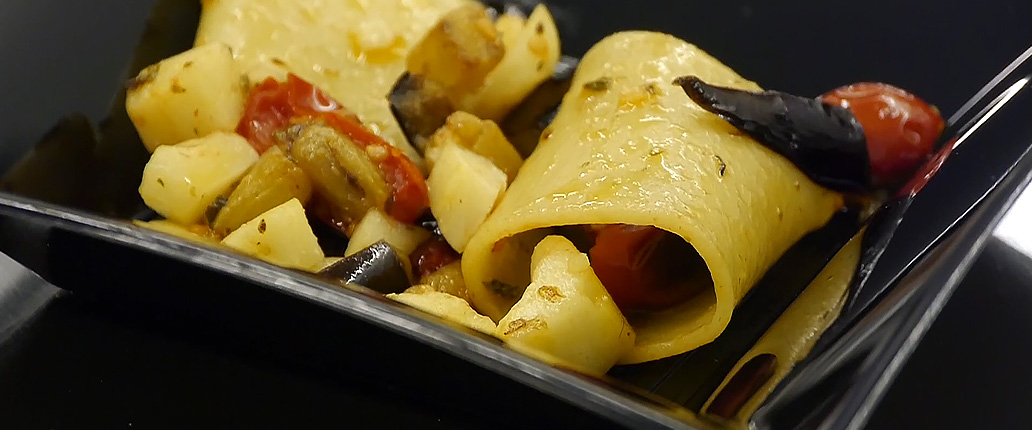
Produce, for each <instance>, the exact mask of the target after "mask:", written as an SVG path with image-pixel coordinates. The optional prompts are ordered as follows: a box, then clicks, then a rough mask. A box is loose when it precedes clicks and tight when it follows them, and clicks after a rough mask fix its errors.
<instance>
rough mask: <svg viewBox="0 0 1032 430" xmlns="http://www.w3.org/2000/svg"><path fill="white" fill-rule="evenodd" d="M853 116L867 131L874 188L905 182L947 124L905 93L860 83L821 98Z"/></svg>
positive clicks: (915, 98) (926, 106) (890, 87)
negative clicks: (847, 110) (848, 111)
mask: <svg viewBox="0 0 1032 430" xmlns="http://www.w3.org/2000/svg"><path fill="white" fill-rule="evenodd" d="M821 100H822V101H824V102H825V103H829V104H834V105H839V106H842V107H844V108H846V109H849V110H850V111H851V112H853V115H854V116H855V117H856V119H857V121H859V122H860V125H861V126H862V127H863V129H864V136H865V137H866V139H867V152H868V155H869V156H870V161H871V179H872V182H873V184H874V185H875V186H887V185H892V184H896V183H898V182H900V181H903V180H906V179H907V178H909V177H910V174H911V173H912V172H913V171H914V169H916V168H917V167H918V166H920V165H921V164H922V163H924V162H925V161H926V160H928V158H929V157H930V156H931V153H932V149H933V147H934V146H935V142H936V140H937V139H938V138H939V134H940V133H942V130H943V127H944V126H945V121H943V119H942V116H941V115H940V114H939V111H938V109H936V108H934V107H932V106H931V105H929V104H928V103H925V102H924V100H921V99H919V98H917V97H915V96H914V95H913V94H910V93H908V92H906V91H904V90H902V89H899V88H896V87H894V86H891V85H888V84H882V83H869V82H864V83H857V84H852V85H847V86H844V87H841V88H837V89H835V90H832V91H831V92H828V93H827V94H824V95H823V96H821Z"/></svg>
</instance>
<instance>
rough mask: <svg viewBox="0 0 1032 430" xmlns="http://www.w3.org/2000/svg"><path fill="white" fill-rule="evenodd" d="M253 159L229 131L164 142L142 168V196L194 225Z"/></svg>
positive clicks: (163, 212) (179, 220) (246, 145)
mask: <svg viewBox="0 0 1032 430" xmlns="http://www.w3.org/2000/svg"><path fill="white" fill-rule="evenodd" d="M256 161H258V153H257V152H255V150H254V148H252V147H251V145H250V144H249V143H247V140H246V139H244V138H243V137H240V135H237V134H233V133H223V132H217V133H213V134H209V135H208V136H205V137H202V138H198V139H192V140H189V141H186V142H183V143H180V144H178V145H164V146H161V147H159V148H158V149H157V150H155V151H154V154H152V155H151V158H150V161H148V162H147V166H146V167H144V169H143V181H142V182H141V184H140V196H141V197H143V201H144V203H146V204H147V206H149V207H150V208H151V209H154V210H155V211H156V212H158V213H159V214H161V216H163V217H165V218H167V219H169V220H172V221H175V222H177V223H179V224H182V225H191V224H196V223H198V222H200V221H201V218H202V217H203V216H204V212H205V210H207V208H208V206H209V205H211V204H212V203H213V202H214V201H215V200H216V199H218V198H219V196H222V195H224V194H226V193H228V192H229V191H230V188H231V187H232V186H233V185H234V184H236V183H237V181H239V180H240V178H242V177H243V176H244V174H246V173H247V171H248V169H250V168H251V166H252V165H254V163H255V162H256Z"/></svg>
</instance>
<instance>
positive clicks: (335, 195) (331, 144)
mask: <svg viewBox="0 0 1032 430" xmlns="http://www.w3.org/2000/svg"><path fill="white" fill-rule="evenodd" d="M282 135H283V136H282V140H284V141H285V143H286V145H287V148H288V149H289V154H290V156H291V157H292V158H293V159H294V161H295V162H296V163H297V165H298V166H299V167H300V168H301V170H303V171H304V172H305V174H306V175H308V177H309V179H311V180H312V184H313V185H314V187H315V190H316V191H317V192H318V193H319V195H320V196H321V197H322V198H324V199H325V200H326V201H327V202H329V203H331V204H332V205H333V209H335V210H336V211H335V214H339V215H340V216H342V217H344V218H346V219H345V220H342V221H344V222H347V223H353V222H357V221H358V220H361V219H362V217H363V216H365V214H366V212H368V211H369V210H370V209H372V208H380V209H382V208H383V207H384V205H385V204H386V202H387V198H388V197H389V195H390V189H389V188H388V187H387V182H386V181H385V180H384V178H383V175H382V174H381V173H380V169H379V167H377V165H376V164H375V163H373V161H372V160H371V159H370V158H369V155H368V154H367V153H366V151H364V150H362V149H361V148H359V147H358V145H356V144H355V143H354V142H352V141H351V140H350V139H348V138H347V137H345V136H344V135H342V134H340V133H338V132H337V131H336V130H334V129H332V128H330V127H327V126H324V125H320V124H299V125H294V126H292V127H290V128H289V129H287V131H286V132H285V133H282Z"/></svg>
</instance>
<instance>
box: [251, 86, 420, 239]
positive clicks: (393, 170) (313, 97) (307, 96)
mask: <svg viewBox="0 0 1032 430" xmlns="http://www.w3.org/2000/svg"><path fill="white" fill-rule="evenodd" d="M306 119H307V120H321V121H323V122H325V123H326V124H327V125H329V126H330V127H333V128H334V129H335V130H337V131H338V132H340V133H341V134H343V135H345V136H347V137H348V138H350V139H351V141H352V142H355V144H357V145H359V146H361V147H362V148H368V147H370V146H374V145H375V146H380V147H382V148H384V150H385V152H386V156H385V157H384V158H383V159H382V160H380V161H379V167H380V172H381V173H382V174H383V176H384V179H385V180H386V181H387V185H388V186H389V187H390V189H391V198H390V200H389V201H388V202H387V208H386V210H387V213H388V214H389V215H391V216H392V217H394V218H395V219H397V220H399V221H401V222H405V223H410V224H411V223H413V222H415V221H416V219H418V218H419V216H420V215H422V214H423V212H425V211H426V209H427V208H428V207H429V206H430V198H429V195H428V194H427V188H426V180H425V179H424V178H423V173H422V172H421V171H420V170H419V167H418V166H416V165H415V163H413V162H412V160H410V159H409V158H408V157H407V156H405V154H404V153H402V152H401V150H399V149H397V148H395V147H393V146H391V145H390V144H388V143H387V142H385V141H384V140H383V139H382V138H380V136H377V135H376V134H375V133H373V132H371V131H369V130H368V129H366V128H365V126H363V125H362V123H361V121H359V119H358V117H357V116H355V115H354V114H353V113H351V112H349V111H348V110H347V109H345V108H344V107H343V106H342V105H341V104H340V103H338V102H337V101H336V100H334V99H333V98H332V97H330V96H329V95H328V94H326V93H324V92H322V91H321V90H319V89H318V88H316V87H315V86H313V85H312V84H310V83H308V82H307V81H305V80H304V79H301V78H299V77H297V76H296V75H294V74H289V75H287V81H286V82H279V81H277V80H276V79H274V78H268V79H266V80H264V81H262V82H261V83H260V84H258V85H257V86H256V87H255V88H254V89H253V90H251V93H250V95H248V98H247V106H246V108H245V109H244V116H243V118H241V119H240V123H239V124H237V130H236V131H237V133H239V134H240V135H241V136H244V137H245V138H247V140H248V142H250V143H251V145H252V146H254V149H255V150H257V151H258V152H259V153H262V152H265V150H267V149H269V148H271V147H272V146H274V145H276V132H278V131H280V130H283V129H284V128H286V127H287V126H289V125H290V124H291V123H293V122H297V121H299V120H306Z"/></svg>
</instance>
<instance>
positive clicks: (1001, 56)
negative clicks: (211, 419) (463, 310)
mask: <svg viewBox="0 0 1032 430" xmlns="http://www.w3.org/2000/svg"><path fill="white" fill-rule="evenodd" d="M86 3H87V2H62V3H61V5H62V6H61V7H47V4H48V2H29V1H25V0H8V2H6V3H4V4H0V32H2V33H0V36H3V37H0V41H4V43H0V54H4V58H18V59H23V60H24V61H12V62H9V64H10V66H6V64H7V63H5V67H4V69H2V73H4V74H5V77H7V78H8V79H5V80H3V81H0V82H2V83H0V95H4V96H7V97H9V98H8V99H16V100H25V101H26V105H27V106H25V107H24V108H10V107H8V108H5V109H6V110H8V111H10V112H5V114H6V115H4V116H0V139H2V140H0V142H2V145H0V167H3V168H0V170H6V166H8V165H10V164H11V163H12V162H13V159H14V158H16V157H17V156H20V154H21V153H22V152H24V150H25V149H26V148H28V146H30V145H31V144H33V143H34V142H35V141H36V140H37V139H38V137H39V136H41V135H42V134H43V132H44V131H45V130H47V129H49V128H50V127H51V126H52V125H53V124H54V123H55V122H56V120H57V119H58V118H59V117H62V116H64V115H66V114H69V113H72V112H76V111H78V112H82V113H85V114H86V118H88V119H92V120H93V121H94V122H97V121H99V120H100V119H101V118H103V117H104V116H105V112H107V110H108V106H109V103H108V102H109V101H111V95H112V94H115V93H117V91H116V89H117V88H118V87H119V85H120V82H121V80H122V79H124V77H125V75H126V74H127V73H126V70H125V67H126V61H125V59H126V58H129V57H131V55H132V51H133V46H134V44H135V35H136V34H138V33H139V31H140V29H141V28H142V22H143V19H142V18H143V16H144V15H145V14H146V10H147V8H145V7H144V6H147V7H149V4H150V3H152V2H134V3H133V5H132V6H131V7H123V6H124V5H123V4H122V2H110V1H109V2H91V3H90V4H89V5H87V4H86ZM106 3H108V4H106ZM554 3H555V4H557V5H559V9H560V12H561V13H560V14H559V16H560V20H562V21H563V22H564V25H563V27H564V28H563V31H564V40H565V41H566V46H567V48H568V49H569V51H570V53H574V54H579V53H581V52H582V51H583V50H584V49H585V48H586V47H587V46H588V45H589V44H590V43H592V42H593V41H594V40H597V39H598V38H599V37H601V36H602V35H604V34H606V33H609V32H611V31H613V30H616V29H621V28H649V29H656V30H663V31H669V32H672V33H674V34H677V35H679V36H682V37H685V38H687V39H688V40H691V41H693V42H695V43H697V44H699V45H700V46H702V47H703V48H704V49H707V50H709V51H710V52H711V53H713V54H714V55H716V56H717V57H718V58H721V59H722V60H724V61H725V62H727V63H728V64H729V65H731V66H733V67H736V68H737V69H738V70H739V72H741V73H742V74H743V75H745V76H747V77H749V78H751V79H755V80H757V81H759V82H761V83H763V84H764V85H765V86H767V87H771V88H778V89H783V90H787V91H792V92H795V93H800V94H817V93H820V92H823V91H825V90H827V89H828V88H832V87H835V86H838V85H840V84H841V83H843V82H848V81H852V80H860V79H869V80H875V79H876V80H884V81H890V82H893V83H895V84H898V85H900V86H903V87H906V88H908V89H911V90H913V91H914V92H915V93H917V94H921V95H922V96H923V97H925V98H927V99H929V100H930V101H932V102H934V103H937V104H939V106H940V107H941V108H942V109H943V110H944V111H945V112H950V111H952V110H954V109H955V108H956V107H958V106H959V105H960V104H961V103H962V102H963V101H964V100H965V99H966V98H967V97H968V95H970V94H973V93H974V92H975V90H977V88H979V87H980V86H981V85H982V83H983V82H985V81H986V80H988V78H989V77H991V76H992V75H993V74H994V73H995V71H996V70H998V69H999V68H1000V67H1002V65H1004V64H1006V62H1007V61H1009V60H1010V58H1012V57H1014V56H1015V55H1017V53H1019V52H1020V51H1021V50H1022V49H1023V48H1024V47H1026V46H1027V45H1028V43H1029V40H1027V39H1029V35H1027V34H1025V33H1026V31H1027V30H1026V27H1025V26H1023V25H1022V22H1023V21H1022V20H1021V17H1022V16H1028V13H1027V12H1028V9H1029V7H1030V5H1028V4H1025V3H1024V2H1014V3H1009V2H1000V5H999V6H1000V7H998V8H992V7H981V8H974V9H973V8H970V7H969V5H967V4H964V3H963V2H939V3H936V5H935V7H930V6H929V5H928V4H926V3H924V2H904V3H896V2H891V3H890V2H868V3H866V4H865V10H864V11H854V10H845V9H844V8H843V7H841V6H832V5H829V4H825V3H826V2H818V1H805V2H804V1H799V2H787V3H781V2H778V3H777V4H769V5H767V4H747V3H739V2H720V3H719V4H706V5H705V6H704V7H703V6H702V5H701V4H694V3H684V2H659V1H654V2H644V3H641V4H640V5H639V6H638V7H635V8H633V9H629V8H627V7H626V4H625V3H623V2H616V1H613V2H590V3H588V2H558V1H557V2H554ZM700 3H701V2H700ZM882 3H884V4H882ZM983 6H985V5H983ZM137 7H139V9H137ZM879 8H885V9H884V10H891V11H892V15H878V14H872V13H869V11H874V10H879ZM1023 8H1024V9H1023ZM109 9H110V10H116V9H117V11H116V12H110V13H109V12H108V10H109ZM100 10H103V11H105V12H104V13H103V14H98V11H100ZM123 14H124V15H123ZM856 14H861V15H862V16H863V18H862V19H856V16H855V15H856ZM101 17H103V19H115V20H125V21H126V23H127V24H129V23H132V25H124V26H116V25H107V26H104V25H99V23H100V22H101V21H102V19H101ZM5 19H7V20H10V19H16V20H17V22H5V21H4V20H5ZM800 22H806V23H807V28H805V31H804V30H803V29H800V31H782V28H783V27H784V26H785V25H788V24H786V23H800ZM18 23H25V24H28V23H31V25H30V26H19V25H15V24H18ZM792 25H794V24H792ZM54 28H62V29H66V28H67V29H69V30H67V31H53V29H54ZM179 30H181V31H185V30H182V29H179ZM988 30H995V31H992V32H991V31H988ZM1001 33H1002V34H1001ZM571 35H573V36H571ZM1023 39H1024V40H1023ZM7 41H17V43H7ZM915 46H922V47H925V46H926V47H928V48H927V49H923V48H915ZM41 48H43V49H41ZM46 48H49V49H50V52H61V53H62V54H63V55H57V56H54V55H45V56H44V55H39V53H40V52H47V51H46ZM796 65H797V66H798V67H795V66H796ZM815 65H820V66H819V67H818V66H815ZM69 71H74V74H73V76H74V77H75V78H74V79H70V80H68V81H74V83H75V84H73V83H69V82H67V81H61V80H59V79H58V78H57V77H56V76H48V75H47V73H55V74H56V73H58V72H63V73H65V74H64V75H61V76H67V73H69ZM41 76H42V77H41ZM44 78H45V79H44ZM26 82H29V83H40V84H39V85H25V83H26ZM70 98H74V99H75V100H69V99H70ZM119 103H120V101H119V100H117V99H116V100H115V103H114V104H113V105H114V107H115V108H117V107H118V105H119ZM72 124H73V125H74V123H72ZM101 126H102V127H103V124H101ZM1002 144H1003V145H1005V146H1003V147H994V148H985V147H981V148H979V149H974V150H972V151H977V152H974V153H973V155H969V156H967V159H968V160H969V161H968V165H974V166H976V167H977V166H978V165H979V164H978V163H976V162H975V161H972V160H976V159H977V158H983V159H984V163H985V165H993V166H1001V165H1005V164H1006V163H1007V162H1008V160H1013V159H1014V157H1016V155H1017V154H1019V153H1020V151H1018V152H1016V151H1017V150H1019V149H1023V147H1024V146H1025V145H1027V142H1022V141H1018V140H1014V139H1012V140H1006V141H1004V142H1002ZM137 149H138V148H137ZM964 149H965V150H966V148H964ZM101 158H102V157H101ZM992 176H993V175H992V174H987V175H983V176H978V175H973V176H964V175H952V176H951V177H952V178H953V179H952V180H949V181H940V182H937V183H933V184H939V185H935V186H938V187H941V188H940V191H939V193H940V195H942V194H943V192H944V190H950V191H953V192H956V194H957V195H961V196H977V195H979V193H983V192H984V190H985V189H987V188H988V187H989V186H991V185H992V184H993V183H995V181H996V180H998V179H999V177H995V178H993V177H992ZM972 178H974V180H972ZM951 203H954V202H951V201H948V200H947V201H943V200H938V199H937V200H935V201H930V202H928V203H925V205H926V207H925V209H924V210H925V211H926V213H927V212H931V211H930V210H929V205H935V206H945V209H944V210H946V211H948V212H950V213H953V212H956V211H963V210H964V205H967V204H970V200H969V199H968V198H966V197H965V198H961V199H957V201H956V202H955V204H953V206H951ZM916 204H917V203H915V205H916ZM115 209H117V207H116V208H115ZM938 221H939V220H938V219H934V220H933V219H920V220H917V221H911V223H910V224H906V221H905V222H904V225H905V226H907V227H901V229H900V231H901V232H903V233H904V234H902V235H901V236H900V237H899V238H897V239H896V241H897V242H898V243H901V244H902V246H896V247H893V248H890V249H891V250H890V251H888V252H887V253H886V256H884V258H883V260H884V262H885V264H884V265H881V266H880V267H879V268H881V267H885V269H884V270H882V271H881V272H877V273H874V274H872V276H875V277H876V276H882V277H883V278H885V279H891V278H892V277H894V276H896V275H897V274H898V273H899V269H900V268H903V267H906V266H907V265H909V264H910V263H911V261H912V259H913V258H914V257H915V256H916V255H917V254H918V251H920V250H921V249H923V248H924V247H925V246H927V244H929V243H931V241H932V240H934V239H935V238H936V237H937V236H938V235H939V234H941V233H942V232H943V231H944V230H945V228H946V227H947V226H948V225H949V224H951V223H952V222H953V219H951V217H943V218H942V220H941V222H938ZM943 223H945V224H943ZM3 239H4V240H10V239H7V238H3ZM909 244H913V246H907V245H909ZM74 257H76V256H75V255H74V253H73V254H71V255H69V254H66V255H65V260H67V259H68V258H72V259H74ZM79 268H80V269H83V270H86V269H90V267H88V264H85V263H80V266H79ZM118 274H119V273H118V272H115V273H107V274H106V275H107V278H102V279H107V280H118V282H115V283H116V284H117V283H127V282H133V281H132V279H133V278H132V277H131V276H132V275H131V274H125V273H122V274H121V276H123V277H118V276H114V275H118ZM51 275H58V276H59V275H60V274H51ZM138 276H140V275H138ZM197 276H198V279H201V278H202V276H203V279H211V278H208V275H197ZM135 279H136V281H137V282H136V283H137V284H145V283H146V282H145V281H143V280H145V279H146V278H135ZM75 281H76V280H74V279H64V280H63V282H60V283H61V284H62V286H67V287H70V288H71V287H73V286H74V285H75ZM98 284H99V283H98ZM108 287H110V286H108ZM115 287H116V288H118V286H117V285H116V286H115ZM198 287H202V286H198ZM261 294H265V293H261ZM152 307H153V305H152ZM159 307H160V306H159ZM216 309H217V308H216ZM201 314H203V313H198V315H201ZM68 315H82V314H75V313H70V314H68ZM166 318H168V317H166ZM169 319H170V320H173V321H175V319H174V318H169ZM72 320H74V318H72ZM122 322H123V323H128V324H133V323H137V322H138V321H136V320H132V319H130V320H124V321H122ZM176 324H178V323H173V324H171V325H172V327H176V328H178V326H177V325H176ZM189 333H193V332H189ZM227 336H228V335H227ZM284 336H286V337H289V336H288V335H286V334H285V335H284ZM187 337H189V336H187ZM370 342H377V341H370ZM229 343H230V344H234V345H236V343H233V342H229ZM245 343H247V342H245ZM254 343H256V344H257V343H260V341H255V342H254ZM313 343H316V342H313ZM424 348H425V347H424ZM269 349H270V350H271V349H275V348H271V347H270V348H269ZM288 349H289V348H288ZM338 354H340V352H338ZM259 355H260V354H259ZM314 356H316V357H318V356H319V355H318V354H314ZM331 356H332V355H331ZM28 361H29V362H40V363H43V362H45V361H42V360H36V359H34V360H28ZM300 361H304V360H300ZM315 361H316V362H318V360H315ZM306 363H307V362H306ZM295 364H296V363H295ZM396 364H399V363H396ZM331 367H332V366H331ZM527 369H528V368H523V370H527ZM349 370H350V369H349ZM338 371H339V372H343V373H348V374H352V373H354V374H359V372H345V371H344V370H338ZM477 371H480V370H479V369H477ZM480 372H483V371H480ZM37 374H45V371H44V373H37ZM426 377H428V375H419V377H414V378H412V381H416V382H415V384H416V385H419V386H421V387H425V386H433V384H432V383H428V381H430V380H432V378H431V379H425V378H426ZM442 378H443V377H442ZM496 378H497V377H496ZM342 380H347V379H346V378H343V379H342ZM23 382H25V380H23ZM480 386H481V387H483V386H488V387H492V388H494V387H495V384H491V383H485V384H483V385H480ZM539 388H540V386H539ZM42 397H43V396H42V395H41V396H37V397H36V398H39V399H40V400H42ZM473 397H476V396H475V395H473ZM391 400H394V401H397V403H398V404H405V405H406V408H408V407H411V406H408V405H410V404H412V401H411V400H410V399H405V400H399V399H391ZM546 404H548V405H551V404H552V403H546ZM583 404H585V403H582V405H583ZM416 408H417V409H418V407H416ZM549 408H551V406H549V407H546V408H543V409H549ZM361 409H368V408H356V410H361ZM460 409H462V408H460ZM487 410H490V409H489V408H487ZM216 413H217V411H216ZM492 414H493V413H489V414H487V415H492ZM373 415H374V416H376V413H375V412H374V413H373ZM558 415H565V414H563V413H559V414H558ZM73 421H74V420H73Z"/></svg>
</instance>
